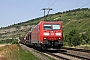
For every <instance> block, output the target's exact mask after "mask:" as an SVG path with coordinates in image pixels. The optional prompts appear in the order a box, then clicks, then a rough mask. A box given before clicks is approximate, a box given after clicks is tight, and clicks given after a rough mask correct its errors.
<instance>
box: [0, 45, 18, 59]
mask: <svg viewBox="0 0 90 60" xmlns="http://www.w3.org/2000/svg"><path fill="white" fill-rule="evenodd" d="M0 59H1V60H18V45H16V44H13V45H6V46H2V47H0Z"/></svg>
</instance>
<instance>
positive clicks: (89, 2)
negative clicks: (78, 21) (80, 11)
mask: <svg viewBox="0 0 90 60" xmlns="http://www.w3.org/2000/svg"><path fill="white" fill-rule="evenodd" d="M88 4H90V1H89V2H88V3H86V4H84V5H83V6H81V7H80V8H82V7H84V6H86V5H88Z"/></svg>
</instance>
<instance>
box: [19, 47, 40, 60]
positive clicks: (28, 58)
mask: <svg viewBox="0 0 90 60" xmlns="http://www.w3.org/2000/svg"><path fill="white" fill-rule="evenodd" d="M19 56H20V60H40V59H39V58H37V57H35V56H34V55H33V54H32V53H31V52H30V51H27V50H23V49H22V48H21V47H19Z"/></svg>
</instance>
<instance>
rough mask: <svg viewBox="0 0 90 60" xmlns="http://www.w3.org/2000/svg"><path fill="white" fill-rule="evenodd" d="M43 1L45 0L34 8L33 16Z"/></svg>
mask: <svg viewBox="0 0 90 60" xmlns="http://www.w3.org/2000/svg"><path fill="white" fill-rule="evenodd" d="M42 2H43V0H42V1H41V2H40V3H39V5H38V6H37V8H36V9H35V10H34V12H33V13H32V14H31V16H33V15H34V14H35V13H36V11H37V10H38V8H39V6H40V5H41V4H42Z"/></svg>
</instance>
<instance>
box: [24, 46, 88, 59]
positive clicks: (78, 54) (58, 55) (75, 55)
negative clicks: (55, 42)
mask: <svg viewBox="0 0 90 60" xmlns="http://www.w3.org/2000/svg"><path fill="white" fill-rule="evenodd" d="M24 48H25V46H24ZM27 48H28V50H29V48H30V47H27ZM25 49H26V48H25ZM35 50H37V51H40V52H42V53H44V54H46V55H48V56H50V57H52V58H55V59H56V60H90V53H89V52H88V53H87V51H89V50H86V51H85V50H84V49H83V50H81V49H74V48H73V49H71V48H61V49H60V50H48V51H46V50H45V51H42V50H40V49H35ZM37 55H39V54H37ZM41 58H42V57H41ZM42 59H43V58H42Z"/></svg>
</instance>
